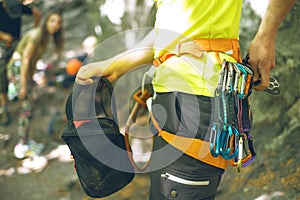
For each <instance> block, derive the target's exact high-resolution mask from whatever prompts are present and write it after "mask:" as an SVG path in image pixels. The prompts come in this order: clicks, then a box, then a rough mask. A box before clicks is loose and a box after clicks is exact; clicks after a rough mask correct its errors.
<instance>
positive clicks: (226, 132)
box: [210, 61, 256, 172]
mask: <svg viewBox="0 0 300 200" xmlns="http://www.w3.org/2000/svg"><path fill="white" fill-rule="evenodd" d="M252 79H253V71H252V70H251V68H250V67H249V66H248V65H246V64H245V63H234V62H229V61H223V63H222V67H221V71H220V75H219V81H218V85H217V88H216V90H215V95H214V102H213V122H212V126H211V133H210V152H211V154H212V155H213V156H214V157H217V156H222V157H223V158H224V159H225V160H230V164H231V165H232V166H236V167H237V169H238V171H239V172H240V170H241V168H242V167H246V166H247V165H249V164H250V163H251V162H252V161H253V160H254V158H255V155H256V154H255V151H254V148H253V138H252V136H251V135H250V128H251V114H250V108H249V104H248V97H249V95H250V94H251V92H252Z"/></svg>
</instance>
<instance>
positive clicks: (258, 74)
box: [249, 36, 275, 90]
mask: <svg viewBox="0 0 300 200" xmlns="http://www.w3.org/2000/svg"><path fill="white" fill-rule="evenodd" d="M274 48H275V44H274V40H272V39H271V40H270V39H268V38H265V39H263V38H260V37H259V36H257V37H255V38H254V40H253V41H252V42H251V44H250V47H249V64H250V66H251V68H252V70H253V72H254V78H253V81H254V82H255V81H257V80H258V79H260V84H259V85H257V86H254V87H253V88H254V89H256V90H264V89H266V88H267V87H268V86H269V82H270V78H269V77H270V72H271V70H272V69H273V68H274V67H275V49H274Z"/></svg>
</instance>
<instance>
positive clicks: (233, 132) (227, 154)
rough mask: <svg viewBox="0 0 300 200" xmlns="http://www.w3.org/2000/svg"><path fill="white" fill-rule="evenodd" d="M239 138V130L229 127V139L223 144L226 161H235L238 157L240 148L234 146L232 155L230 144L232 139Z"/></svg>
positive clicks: (223, 154)
mask: <svg viewBox="0 0 300 200" xmlns="http://www.w3.org/2000/svg"><path fill="white" fill-rule="evenodd" d="M238 136H239V132H238V130H237V129H236V128H232V126H231V125H229V126H228V137H227V139H226V140H224V143H223V148H224V150H223V149H222V157H223V158H224V159H226V160H230V159H233V158H235V157H237V156H238V153H239V148H238V147H237V146H236V144H234V145H235V150H234V152H232V153H230V151H231V148H230V147H228V144H229V142H230V139H231V137H238ZM234 141H235V140H234Z"/></svg>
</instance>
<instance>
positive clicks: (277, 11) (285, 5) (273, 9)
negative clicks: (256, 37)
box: [258, 0, 297, 38]
mask: <svg viewBox="0 0 300 200" xmlns="http://www.w3.org/2000/svg"><path fill="white" fill-rule="evenodd" d="M296 1H297V0H270V2H269V5H268V8H267V10H266V13H265V16H264V17H263V19H262V22H261V25H260V27H259V30H258V34H261V35H266V36H268V37H273V38H275V36H276V32H277V29H278V27H279V25H280V23H281V22H282V20H283V19H284V17H285V16H286V14H287V13H288V12H289V10H290V9H291V8H292V7H293V5H294V4H295V2H296Z"/></svg>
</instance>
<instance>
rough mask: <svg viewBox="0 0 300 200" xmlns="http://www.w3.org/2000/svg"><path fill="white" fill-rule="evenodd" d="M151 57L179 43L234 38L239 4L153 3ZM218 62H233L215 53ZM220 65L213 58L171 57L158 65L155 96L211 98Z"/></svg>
mask: <svg viewBox="0 0 300 200" xmlns="http://www.w3.org/2000/svg"><path fill="white" fill-rule="evenodd" d="M156 3H157V14H156V22H155V30H156V40H155V43H154V55H155V57H159V56H161V55H162V54H163V53H164V52H165V51H172V50H174V49H175V48H176V45H177V44H178V43H181V42H187V41H192V40H194V39H197V38H209V39H219V38H238V33H239V23H240V15H241V9H242V0H209V1H207V0H156ZM219 57H220V59H221V60H223V59H227V60H229V61H234V59H233V58H232V57H230V55H228V54H225V53H219ZM219 70H220V65H219V64H218V63H217V58H216V54H215V53H214V52H208V53H207V54H205V55H204V56H203V57H202V58H195V57H193V56H191V55H184V56H180V57H177V56H173V57H171V58H170V59H168V60H167V61H166V62H164V63H163V64H161V65H160V66H159V67H158V68H157V70H156V74H155V77H154V79H153V86H154V90H155V91H156V92H170V91H178V92H184V93H190V94H196V95H205V96H213V93H214V90H215V87H216V84H217V81H218V75H219Z"/></svg>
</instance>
